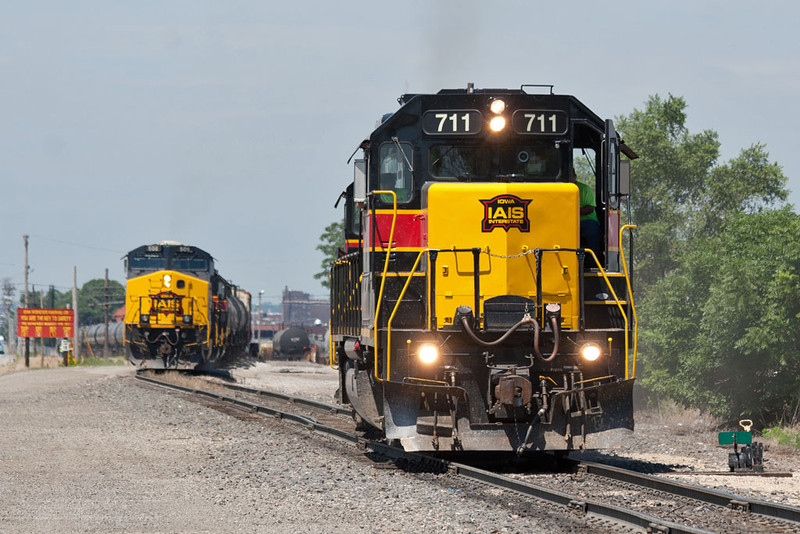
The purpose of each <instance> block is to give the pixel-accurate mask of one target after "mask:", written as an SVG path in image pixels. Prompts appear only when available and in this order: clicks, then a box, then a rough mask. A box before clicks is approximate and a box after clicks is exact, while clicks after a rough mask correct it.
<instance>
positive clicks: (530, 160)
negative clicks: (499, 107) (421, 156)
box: [429, 143, 560, 181]
mask: <svg viewBox="0 0 800 534" xmlns="http://www.w3.org/2000/svg"><path fill="white" fill-rule="evenodd" d="M429 162H430V175H431V176H432V177H434V178H441V179H457V180H463V181H480V180H494V179H497V178H498V177H507V178H509V179H514V180H518V181H528V180H530V181H544V180H557V179H560V176H559V172H558V171H559V150H558V148H556V147H555V146H554V145H553V144H549V143H548V144H538V145H537V144H525V145H522V144H520V145H512V146H499V147H497V146H486V145H480V146H465V145H434V146H432V147H431V149H430V153H429Z"/></svg>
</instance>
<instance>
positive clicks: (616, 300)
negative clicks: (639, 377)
mask: <svg viewBox="0 0 800 534" xmlns="http://www.w3.org/2000/svg"><path fill="white" fill-rule="evenodd" d="M583 250H584V251H585V252H588V253H590V254H591V255H592V258H594V262H595V264H596V265H597V268H598V269H600V274H601V275H602V276H603V280H605V281H606V285H608V289H609V290H610V291H611V295H612V296H613V297H614V302H616V304H617V307H618V308H619V311H620V313H621V314H622V318H623V319H624V320H625V380H627V379H628V378H629V376H628V314H627V313H625V310H623V309H622V304H621V303H620V301H619V297H617V292H616V291H614V286H612V285H611V281H610V280H609V279H608V276H607V275H606V272H605V271H604V270H603V266H602V265H600V260H598V259H597V256H596V255H595V253H594V251H593V250H592V249H590V248H585V249H583ZM609 356H611V355H610V354H609Z"/></svg>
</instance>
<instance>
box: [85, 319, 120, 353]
mask: <svg viewBox="0 0 800 534" xmlns="http://www.w3.org/2000/svg"><path fill="white" fill-rule="evenodd" d="M124 336H125V324H124V323H122V322H119V323H109V324H108V348H109V350H111V351H113V352H117V351H121V350H123V338H124ZM105 339H106V325H105V324H104V323H99V324H92V325H89V326H87V327H85V328H81V331H80V343H81V346H86V345H87V344H88V345H89V346H91V347H92V351H93V352H94V353H96V354H97V353H99V352H100V351H102V350H103V346H104V344H105Z"/></svg>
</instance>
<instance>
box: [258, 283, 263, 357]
mask: <svg viewBox="0 0 800 534" xmlns="http://www.w3.org/2000/svg"><path fill="white" fill-rule="evenodd" d="M263 294H264V290H263V289H262V290H261V291H259V292H258V352H259V353H260V352H261V295H263Z"/></svg>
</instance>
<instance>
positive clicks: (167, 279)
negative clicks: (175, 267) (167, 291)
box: [164, 274, 172, 287]
mask: <svg viewBox="0 0 800 534" xmlns="http://www.w3.org/2000/svg"><path fill="white" fill-rule="evenodd" d="M171 283H172V277H171V276H170V275H168V274H165V275H164V287H169V285H170V284H171Z"/></svg>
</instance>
